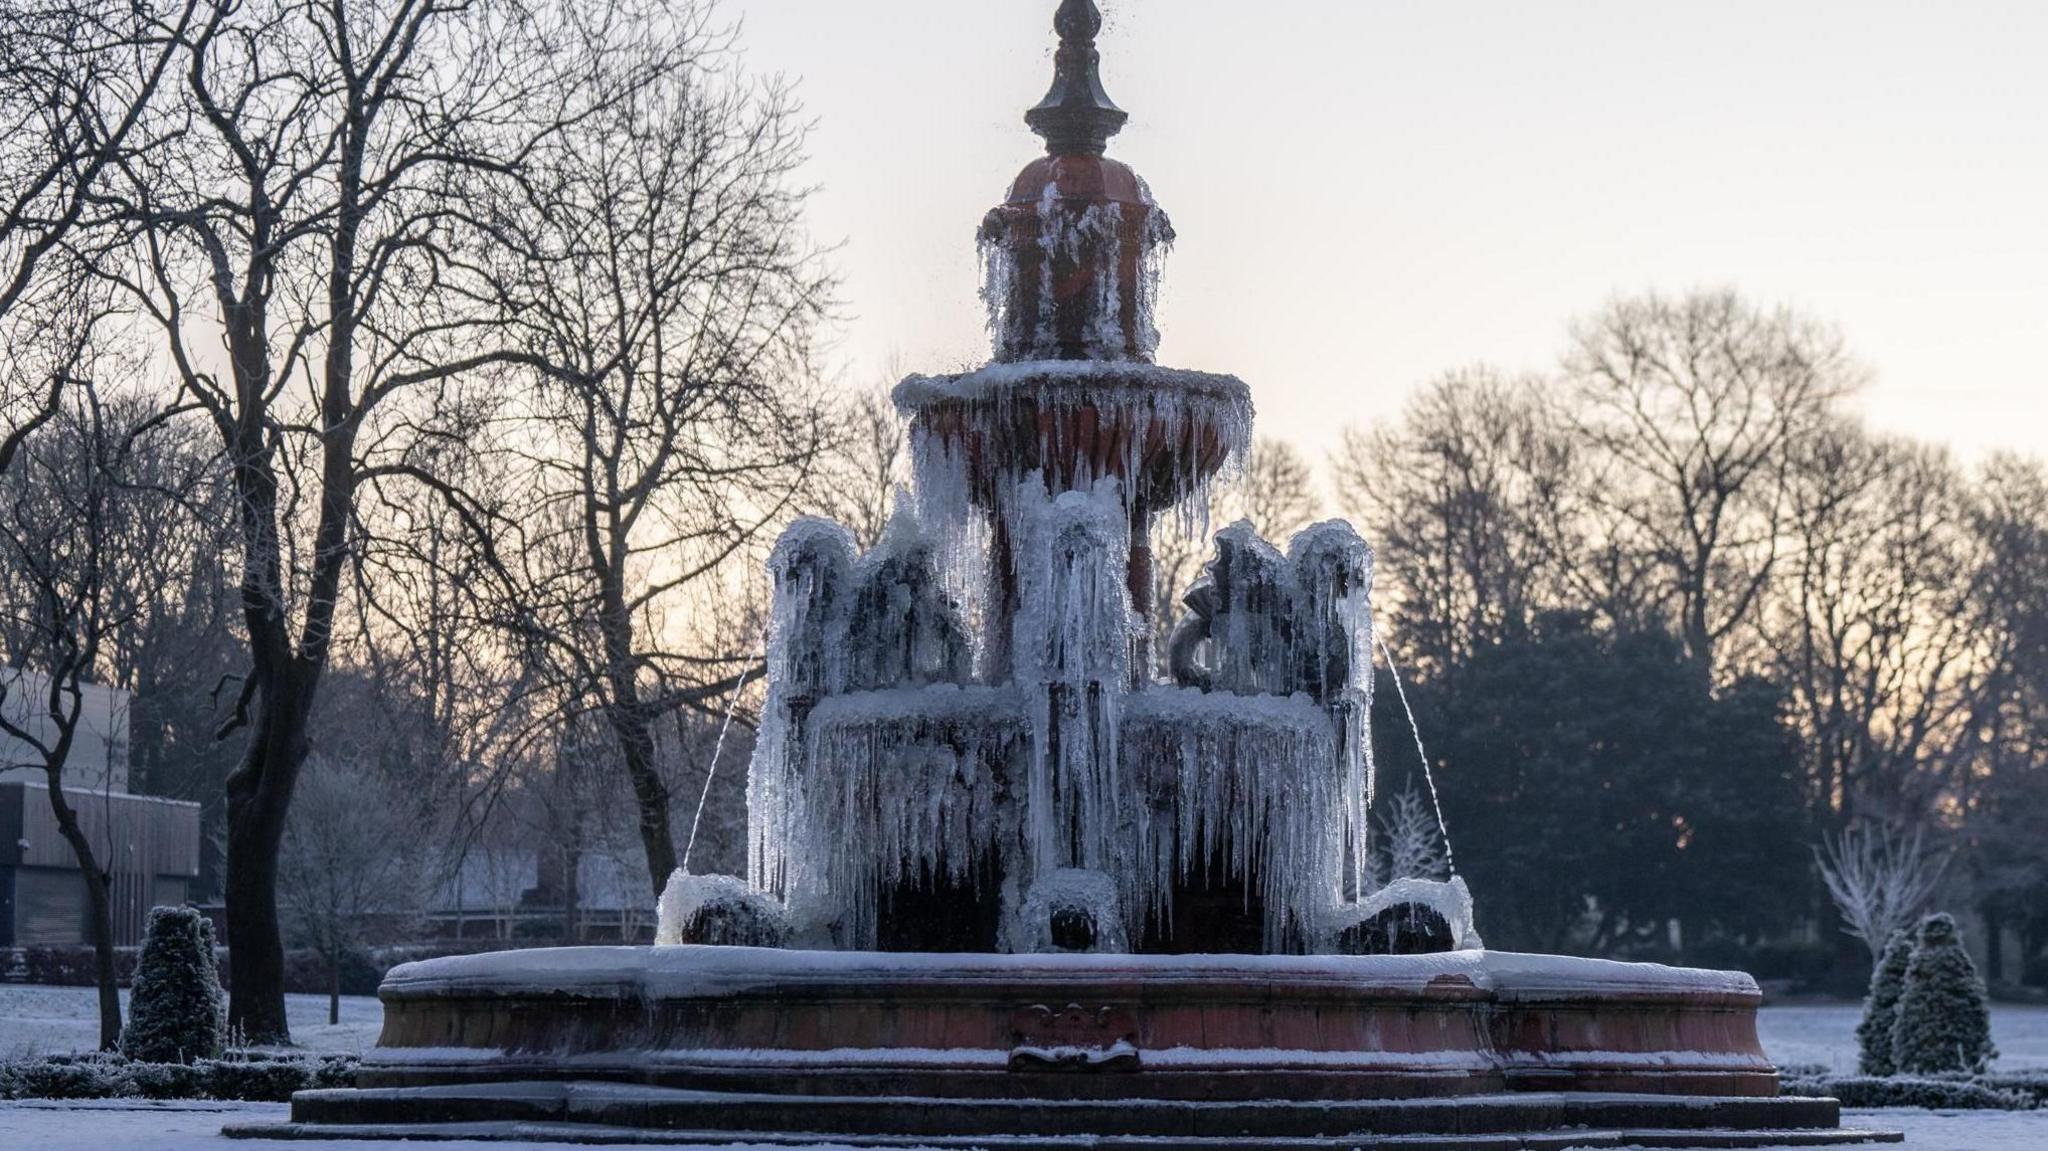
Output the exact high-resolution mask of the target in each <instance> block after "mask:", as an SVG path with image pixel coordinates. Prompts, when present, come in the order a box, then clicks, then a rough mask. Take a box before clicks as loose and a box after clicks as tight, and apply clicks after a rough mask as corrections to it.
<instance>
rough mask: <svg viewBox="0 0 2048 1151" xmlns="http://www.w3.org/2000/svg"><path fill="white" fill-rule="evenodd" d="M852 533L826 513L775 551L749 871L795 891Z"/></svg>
mask: <svg viewBox="0 0 2048 1151" xmlns="http://www.w3.org/2000/svg"><path fill="white" fill-rule="evenodd" d="M856 550H857V549H856V547H855V545H854V540H853V533H852V532H850V531H847V530H846V529H845V528H843V527H840V526H839V525H838V524H835V523H831V522H829V521H826V520H820V519H802V520H798V521H797V522H796V523H794V524H791V525H790V527H789V529H788V530H787V531H785V532H783V533H782V538H781V539H780V540H778V541H776V544H775V550H774V551H773V552H771V553H770V554H769V557H768V572H769V575H770V577H771V578H772V579H773V580H774V585H775V587H774V604H773V606H772V608H771V610H770V614H769V620H768V699H767V702H766V704H765V706H764V707H763V708H762V712H761V729H760V733H759V734H758V735H757V736H756V738H755V742H754V760H753V766H752V768H751V769H750V770H749V772H748V775H747V820H748V825H747V878H748V880H749V881H750V882H752V883H753V885H754V886H755V887H757V888H759V889H761V890H762V891H767V892H772V893H774V894H776V895H787V894H789V881H790V878H791V877H790V868H789V863H790V857H789V852H790V846H791V841H792V839H793V837H794V836H795V835H796V834H797V830H798V827H797V823H796V815H797V809H798V806H799V804H800V802H801V796H800V788H801V787H802V783H803V779H804V776H805V774H806V772H805V770H804V762H803V761H804V756H805V751H806V744H807V742H808V741H807V739H806V735H805V727H806V722H807V721H808V719H809V717H810V713H811V709H812V708H814V707H816V706H817V702H818V700H819V698H820V697H822V696H823V695H824V694H825V692H826V691H827V689H828V688H829V686H830V670H829V669H830V664H831V662H832V661H831V659H830V652H829V648H828V639H829V636H830V634H831V632H832V630H833V628H832V624H833V618H834V616H835V614H836V613H837V612H838V610H839V607H840V603H841V601H842V600H843V599H844V598H845V594H846V588H847V582H848V579H849V578H850V576H851V573H852V569H853V560H854V554H855V552H856Z"/></svg>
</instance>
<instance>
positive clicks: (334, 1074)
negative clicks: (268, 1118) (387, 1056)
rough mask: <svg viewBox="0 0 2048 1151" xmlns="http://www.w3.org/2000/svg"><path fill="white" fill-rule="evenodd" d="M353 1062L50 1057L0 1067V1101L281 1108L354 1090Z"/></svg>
mask: <svg viewBox="0 0 2048 1151" xmlns="http://www.w3.org/2000/svg"><path fill="white" fill-rule="evenodd" d="M358 1062H360V1060H359V1059H358V1057H356V1056H354V1055H321V1056H309V1057H295V1056H280V1057H270V1056H266V1055H263V1054H261V1053H256V1052H250V1053H242V1054H236V1055H231V1056H229V1057H228V1058H226V1059H203V1060H200V1061H199V1062H197V1063H191V1064H182V1063H138V1062H135V1061H134V1060H131V1059H124V1058H122V1057H121V1056H119V1055H108V1054H98V1053H95V1054H90V1055H53V1056H50V1057H48V1058H45V1059H25V1060H21V1061H19V1062H13V1063H0V1099H224V1100H233V1101H236V1102H242V1103H284V1102H288V1101H289V1100H290V1099H291V1097H292V1093H293V1092H295V1091H306V1090H310V1089H313V1088H319V1087H353V1086H355V1078H356V1064H357V1063H358Z"/></svg>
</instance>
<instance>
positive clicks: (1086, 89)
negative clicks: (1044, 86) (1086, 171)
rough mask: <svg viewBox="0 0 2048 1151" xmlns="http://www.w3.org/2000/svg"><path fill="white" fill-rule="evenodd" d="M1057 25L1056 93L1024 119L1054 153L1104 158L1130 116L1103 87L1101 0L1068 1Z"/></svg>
mask: <svg viewBox="0 0 2048 1151" xmlns="http://www.w3.org/2000/svg"><path fill="white" fill-rule="evenodd" d="M1052 26H1053V30H1054V31H1056V32H1058V33H1059V34H1060V48H1059V53H1058V55H1056V56H1055V57H1054V58H1053V78H1052V91H1050V92H1047V93H1046V94H1045V99H1043V100H1041V101H1039V102H1038V106H1037V107H1036V108H1033V109H1031V110H1030V111H1029V112H1026V113H1024V122H1025V123H1027V124H1029V125H1031V130H1032V131H1033V132H1036V133H1038V134H1039V135H1040V136H1042V137H1044V138H1045V150H1046V151H1047V152H1049V153H1051V154H1052V155H1055V156H1100V155H1102V153H1103V152H1104V151H1105V150H1107V149H1108V147H1109V138H1110V137H1111V136H1114V135H1116V134H1117V133H1118V132H1119V131H1121V130H1122V129H1123V126H1124V121H1126V120H1128V119H1130V116H1129V115H1128V114H1127V113H1125V111H1124V110H1123V109H1122V108H1119V107H1117V106H1116V102H1115V101H1113V100H1111V99H1110V98H1109V93H1108V92H1105V91H1103V88H1102V73H1101V64H1102V54H1101V53H1100V52H1097V51H1096V50H1095V37H1096V35H1097V34H1099V33H1100V32H1101V31H1102V10H1101V9H1099V8H1097V7H1096V6H1095V0H1063V2H1062V3H1061V4H1060V9H1059V12H1058V13H1056V14H1055V15H1054V16H1053V19H1052Z"/></svg>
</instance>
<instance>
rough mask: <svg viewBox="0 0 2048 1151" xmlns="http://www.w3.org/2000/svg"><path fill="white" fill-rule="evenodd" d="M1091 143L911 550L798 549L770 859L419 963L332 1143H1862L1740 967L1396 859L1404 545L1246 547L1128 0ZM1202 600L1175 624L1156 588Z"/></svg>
mask: <svg viewBox="0 0 2048 1151" xmlns="http://www.w3.org/2000/svg"><path fill="white" fill-rule="evenodd" d="M1055 27H1056V29H1057V31H1058V33H1059V36H1060V46H1059V49H1058V53H1057V56H1056V58H1055V79H1054V82H1053V87H1052V90H1051V91H1050V92H1049V93H1048V94H1047V96H1046V98H1045V99H1044V101H1042V102H1041V103H1040V104H1039V105H1038V106H1036V107H1034V108H1032V109H1031V110H1030V112H1029V113H1028V114H1027V117H1026V119H1027V122H1028V123H1029V124H1030V126H1031V127H1032V128H1033V129H1034V130H1035V131H1036V132H1037V133H1038V134H1039V135H1040V136H1042V137H1043V138H1044V140H1045V142H1046V155H1045V156H1043V157H1041V158H1040V159H1038V160H1036V161H1034V162H1032V163H1031V164H1030V165H1029V166H1028V167H1026V168H1025V170H1024V171H1023V173H1022V174H1021V175H1020V176H1019V177H1018V178H1017V179H1016V181H1015V182H1014V184H1013V186H1012V188H1011V192H1010V195H1009V197H1008V199H1007V200H1006V201H1005V202H1004V203H1003V204H1001V205H999V206H998V207H997V208H996V209H995V210H993V211H992V212H990V213H989V214H988V216H987V218H986V219H985V220H984V221H983V223H982V226H981V230H980V233H979V239H980V243H981V248H982V259H983V265H984V273H985V274H984V284H983V289H982V294H983V298H984V300H985V301H986V302H987V304H988V308H989V316H990V328H991V333H992V337H993V340H992V342H993V345H994V358H993V359H992V360H991V362H990V363H989V364H987V365H986V366H984V367H982V368H980V369H978V370H975V371H971V372H966V373H964V374H960V375H953V376H913V377H911V378H910V379H908V380H905V381H904V382H903V383H902V385H901V386H900V387H898V388H897V390H896V402H897V405H898V407H899V408H900V409H901V411H902V414H903V415H904V417H905V418H906V419H907V420H908V421H909V427H910V435H911V440H912V446H913V455H914V481H915V487H914V490H913V491H911V492H907V493H904V494H903V496H902V497H901V498H900V499H899V500H898V506H897V509H896V514H895V517H894V519H893V521H892V522H891V524H890V525H889V527H888V530H887V531H886V532H885V533H884V535H883V537H882V539H881V540H880V541H879V542H877V543H876V545H875V546H874V547H873V548H872V549H870V550H869V551H867V552H866V553H865V554H863V553H862V552H861V551H860V549H859V548H858V547H857V546H856V545H855V542H854V538H853V536H852V534H851V533H850V532H848V531H847V530H846V529H844V528H842V527H839V526H838V525H835V524H831V523H826V522H823V521H819V520H804V521H801V522H798V523H797V524H795V525H793V526H792V527H791V528H790V529H789V530H788V531H787V532H786V533H785V534H784V535H783V537H782V538H781V540H780V541H779V542H778V544H777V546H776V547H775V549H774V552H773V554H772V556H771V557H770V559H769V574H770V575H771V577H772V583H773V594H774V605H773V614H772V622H771V627H770V634H769V645H768V659H767V664H768V674H767V690H766V698H765V701H764V705H763V711H762V715H761V723H760V728H759V731H758V736H757V739H756V744H755V750H754V756H753V762H752V764H751V769H750V777H749V780H748V790H747V800H748V820H749V826H748V837H747V861H746V867H745V872H746V874H745V876H744V877H743V878H742V877H727V876H695V875H689V874H685V873H680V872H679V873H678V874H677V875H676V876H675V877H674V878H673V879H672V880H671V881H670V882H669V884H668V887H667V890H666V891H665V892H664V893H663V895H662V897H661V899H660V906H659V915H660V922H659V928H658V931H657V937H656V942H657V944H658V945H657V946H655V947H652V948H646V947H614V948H563V949H555V950H543V951H531V952H512V953H501V954H495V955H478V956H465V957H458V958H447V959H436V960H429V961H425V962H420V963H412V964H406V965H403V966H401V967H398V968H396V969H394V970H393V971H392V972H391V974H390V975H389V976H387V978H386V980H385V982H384V985H383V987H382V989H381V992H380V994H381V996H382V998H383V1001H384V1010H385V1014H384V1030H383V1035H382V1037H381V1038H380V1040H379V1044H378V1047H377V1048H376V1050H374V1051H372V1052H371V1053H369V1054H368V1055H367V1056H366V1057H365V1058H364V1060H363V1063H362V1066H361V1068H360V1070H359V1071H358V1074H357V1084H356V1087H355V1088H354V1089H353V1090H345V1091H309V1092H301V1093H299V1094H298V1095H297V1096H295V1097H294V1099H293V1103H292V1121H291V1122H290V1123H286V1124H275V1125H251V1126H248V1127H243V1128H238V1129H235V1130H234V1131H233V1132H232V1133H234V1134H239V1135H244V1136H252V1137H290V1138H301V1139H303V1138H356V1139H402V1138H451V1137H464V1138H469V1137H481V1138H498V1139H515V1140H516V1139H575V1140H587V1141H593V1142H645V1141H652V1140H673V1141H678V1142H689V1143H756V1142H773V1143H776V1144H779V1145H786V1144H804V1143H808V1142H826V1143H835V1142H836V1143H848V1142H851V1143H860V1144H862V1145H870V1146H878V1147H907V1146H928V1147H943V1148H957V1149H962V1151H964V1149H966V1148H970V1147H977V1146H989V1145H993V1144H998V1143H999V1144H1002V1145H1004V1146H1007V1147H1013V1148H1018V1149H1024V1148H1032V1149H1036V1148H1045V1149H1047V1151H1051V1149H1054V1148H1064V1147H1072V1146H1077V1145H1088V1146H1111V1145H1117V1144H1120V1143H1122V1144H1128V1145H1130V1146H1139V1145H1145V1146H1155V1145H1163V1144H1160V1143H1159V1142H1158V1141H1159V1140H1162V1139H1163V1140H1165V1141H1166V1142H1168V1143H1171V1144H1172V1145H1173V1146H1176V1147H1185V1148H1190V1149H1207V1148H1214V1149H1215V1151H1224V1149H1225V1148H1238V1147H1247V1146H1269V1147H1276V1148H1277V1147H1286V1148H1289V1149H1297V1151H1298V1149H1310V1148H1313V1149H1321V1151H1340V1149H1344V1148H1360V1147H1372V1146H1380V1145H1383V1144H1385V1143H1387V1142H1388V1141H1393V1142H1397V1143H1398V1144H1399V1145H1400V1146H1403V1147H1416V1148H1422V1147H1444V1148H1451V1147H1464V1146H1473V1145H1478V1144H1480V1143H1483V1144H1484V1145H1486V1146H1489V1147H1491V1146H1501V1147H1510V1146H1513V1147H1539V1146H1540V1147H1545V1148H1563V1147H1569V1146H1576V1145H1581V1144H1596V1145H1599V1146H1623V1145H1630V1144H1636V1145H1644V1146H1682V1145H1691V1144H1694V1143H1712V1144H1713V1145H1715V1146H1722V1147H1738V1146H1755V1147H1762V1146H1785V1145H1800V1146H1822V1145H1835V1144H1841V1143H1848V1142H1858V1141H1864V1140H1868V1139H1871V1138H1874V1137H1876V1136H1873V1135H1872V1134H1871V1133H1869V1132H1858V1131H1845V1130H1842V1129H1840V1128H1839V1127H1838V1122H1839V1116H1840V1107H1839V1105H1838V1104H1837V1103H1836V1102H1835V1101H1834V1100H1825V1099H1787V1098H1780V1097H1778V1076H1777V1072H1776V1070H1775V1068H1773V1067H1772V1066H1771V1063H1770V1061H1769V1059H1768V1058H1767V1057H1766V1056H1765V1055H1764V1053H1763V1050H1762V1048H1761V1046H1760V1044H1759V1043H1758V1040H1757V1035H1756V1009H1757V1005H1758V1003H1759V1002H1760V999H1761V996H1760V994H1759V992H1758V990H1757V986H1756V983H1755V981H1754V980H1752V979H1750V978H1749V977H1748V976H1747V975H1743V974H1740V973H1734V972H1715V971H1695V970H1688V969H1677V968H1668V967H1659V966H1654V965H1648V964H1627V963H1612V962H1606V961H1601V960H1590V959H1573V958H1564V957H1556V956H1530V955H1513V954H1505V953H1499V952H1489V951H1485V950H1482V949H1481V944H1480V940H1479V936H1478V933H1477V932H1476V931H1475V930H1474V927H1473V920H1472V900H1471V895H1470V893H1469V892H1468V891H1467V890H1466V888H1465V885H1464V883H1463V881H1462V880H1460V879H1458V878H1456V876H1455V874H1453V875H1452V876H1451V877H1450V878H1449V879H1448V880H1446V881H1442V882H1438V881H1435V880H1430V879H1424V878H1417V877H1397V878H1396V879H1395V880H1394V881H1393V882H1391V883H1386V884H1377V883H1376V882H1375V880H1374V875H1375V872H1376V870H1377V869H1376V868H1374V867H1373V866H1372V861H1373V857H1374V847H1373V844H1372V841H1371V829H1372V814H1373V804H1374V799H1375V797H1376V796H1375V792H1376V787H1375V770H1374V764H1373V755H1372V730H1371V723H1372V702H1373V690H1374V659H1373V656H1374V651H1375V648H1376V647H1382V648H1383V647H1384V645H1383V644H1381V643H1380V640H1379V637H1378V636H1377V634H1376V633H1375V630H1374V626H1375V625H1374V619H1373V610H1372V585H1373V553H1372V549H1371V548H1370V547H1369V546H1368V545H1367V544H1366V542H1365V541H1364V540H1363V539H1361V538H1360V537H1359V535H1358V534H1357V533H1356V532H1355V531H1353V530H1352V528H1351V527H1350V526H1349V525H1347V524H1344V523H1337V522H1333V523H1326V524H1320V525H1317V526H1315V527H1312V528H1309V529H1308V530H1306V531H1304V532H1302V533H1301V534H1300V535H1298V536H1296V537H1295V538H1294V539H1293V540H1292V541H1291V542H1290V543H1289V545H1288V547H1287V549H1286V550H1285V551H1282V550H1280V548H1279V547H1277V546H1276V545H1275V544H1274V543H1272V542H1269V541H1266V540H1263V539H1260V538H1259V536H1258V534H1257V532H1256V531H1254V530H1253V529H1252V527H1251V526H1250V525H1248V524H1235V525H1230V526H1227V527H1225V528H1223V529H1222V530H1221V531H1220V532H1217V533H1216V535H1215V536H1214V554H1213V555H1212V557H1211V558H1210V559H1209V561H1208V563H1207V564H1206V565H1205V567H1204V569H1203V573H1202V576H1201V578H1200V579H1199V580H1198V581H1197V582H1196V583H1195V585H1194V586H1193V587H1192V588H1190V589H1189V590H1188V591H1187V593H1186V595H1185V596H1184V597H1183V602H1182V603H1181V604H1179V605H1162V604H1154V603H1153V602H1151V589H1152V584H1153V576H1152V570H1151V569H1152V565H1151V549H1150V540H1151V539H1152V538H1153V535H1154V533H1155V532H1161V531H1179V532H1183V533H1194V532H1198V531H1202V530H1204V529H1205V526H1206V524H1207V519H1208V498H1207V497H1208V492H1209V488H1210V486H1211V484H1213V483H1214V482H1216V480H1217V479H1218V477H1219V476H1222V475H1226V474H1228V472H1229V470H1230V469H1231V468H1233V467H1234V466H1236V465H1237V463H1238V461H1240V460H1241V459H1242V457H1243V455H1244V453H1245V451H1246V449H1247V447H1248V445H1249V443H1250V437H1251V427H1252V403H1251V395H1250V391H1249V389H1248V388H1247V387H1246V386H1245V385H1244V383H1243V382H1242V381H1240V380H1238V379H1236V378H1234V377H1231V376H1224V375H1214V374H1209V373H1203V372H1194V371H1186V370H1180V369H1172V368H1166V367H1162V366H1159V365H1158V364H1156V363H1155V362H1154V355H1155V353H1156V350H1157V347H1158V332H1157V329H1156V327H1155V323H1154V304H1155V301H1156V297H1157V285H1158V273H1159V267H1160V262H1161V259H1162V257H1163V255H1164V253H1165V251H1166V248H1167V247H1168V245H1169V244H1171V242H1172V241H1173V239H1174V232H1173V228H1172V225H1171V224H1170V223H1169V222H1168V220H1167V216H1166V214H1165V212H1164V211H1162V210H1161V209H1160V207H1159V205H1158V204H1157V203H1156V202H1155V201H1154V200H1153V198H1152V194H1151V192H1150V190H1149V189H1148V188H1147V187H1146V185H1145V183H1144V181H1143V180H1141V179H1139V178H1138V176H1137V174H1136V173H1135V172H1133V171H1132V170H1131V169H1130V168H1129V167H1128V166H1126V165H1124V164H1122V163H1120V162H1118V161H1115V160H1112V159H1109V158H1108V157H1107V156H1106V155H1105V151H1106V148H1107V145H1108V142H1109V139H1110V137H1111V136H1113V135H1115V134H1116V132H1117V131H1118V130H1119V129H1120V128H1122V126H1123V124H1124V122H1125V119H1126V117H1125V114H1124V113H1123V112H1122V110H1120V109H1118V108H1117V107H1116V105H1115V104H1114V103H1112V102H1111V101H1110V99H1109V97H1108V95H1107V94H1106V93H1105V92H1104V90H1103V87H1102V82H1101V78H1100V74H1099V62H1100V57H1099V54H1098V52H1097V49H1096V44H1095V40H1096V36H1097V34H1098V32H1099V31H1100V29H1101V15H1100V13H1099V12H1098V11H1097V10H1096V7H1095V5H1094V4H1093V3H1090V2H1089V0H1064V2H1063V3H1062V4H1061V5H1060V7H1059V11H1058V15H1057V17H1056V22H1055ZM1168 611H1172V612H1177V618H1176V620H1175V621H1174V626H1173V627H1172V628H1171V629H1170V633H1169V639H1168V640H1167V644H1166V650H1165V651H1164V652H1154V651H1152V650H1151V648H1150V640H1149V637H1150V636H1151V635H1152V634H1153V633H1154V632H1153V627H1152V626H1151V618H1152V616H1153V615H1154V613H1155V612H1168Z"/></svg>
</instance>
